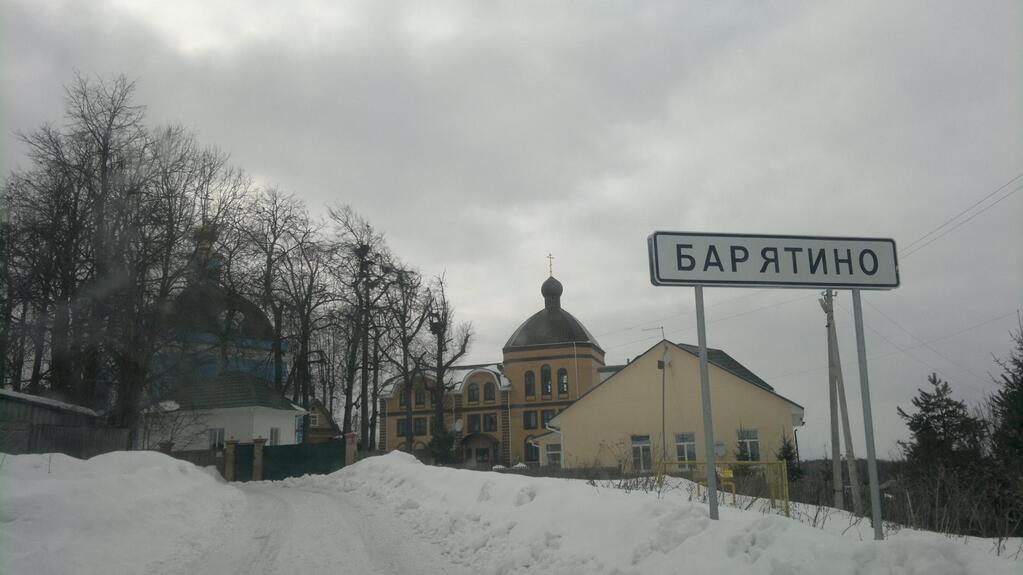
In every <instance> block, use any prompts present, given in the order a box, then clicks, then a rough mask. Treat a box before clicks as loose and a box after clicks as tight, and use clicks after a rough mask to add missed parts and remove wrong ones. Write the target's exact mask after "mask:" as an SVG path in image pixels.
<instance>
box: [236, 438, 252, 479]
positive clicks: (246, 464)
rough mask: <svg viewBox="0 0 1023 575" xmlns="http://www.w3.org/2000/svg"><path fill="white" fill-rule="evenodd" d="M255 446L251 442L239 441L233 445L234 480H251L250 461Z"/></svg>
mask: <svg viewBox="0 0 1023 575" xmlns="http://www.w3.org/2000/svg"><path fill="white" fill-rule="evenodd" d="M254 458H255V447H254V446H253V445H252V444H251V443H239V444H238V445H236V446H235V447H234V480H235V481H252V461H253V459H254Z"/></svg>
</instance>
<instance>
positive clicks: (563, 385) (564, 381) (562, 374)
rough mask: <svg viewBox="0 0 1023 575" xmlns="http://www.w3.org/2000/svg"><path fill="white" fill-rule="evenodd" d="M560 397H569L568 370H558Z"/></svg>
mask: <svg viewBox="0 0 1023 575" xmlns="http://www.w3.org/2000/svg"><path fill="white" fill-rule="evenodd" d="M558 395H568V370H567V369H565V368H563V367H562V368H560V369H558Z"/></svg>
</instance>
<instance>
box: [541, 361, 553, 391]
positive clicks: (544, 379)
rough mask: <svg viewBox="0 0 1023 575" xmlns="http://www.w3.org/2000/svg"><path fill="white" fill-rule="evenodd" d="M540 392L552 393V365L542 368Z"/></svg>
mask: <svg viewBox="0 0 1023 575" xmlns="http://www.w3.org/2000/svg"><path fill="white" fill-rule="evenodd" d="M540 394H541V395H550V394H551V366H549V365H544V366H543V367H541V368H540Z"/></svg>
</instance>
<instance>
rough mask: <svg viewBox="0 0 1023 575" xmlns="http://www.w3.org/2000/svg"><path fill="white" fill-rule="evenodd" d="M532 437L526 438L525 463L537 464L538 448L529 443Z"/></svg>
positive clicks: (538, 458)
mask: <svg viewBox="0 0 1023 575" xmlns="http://www.w3.org/2000/svg"><path fill="white" fill-rule="evenodd" d="M532 440H533V437H532V436H530V437H527V438H526V463H537V462H539V461H540V448H539V447H537V446H535V445H533V444H532V443H530V442H531V441H532Z"/></svg>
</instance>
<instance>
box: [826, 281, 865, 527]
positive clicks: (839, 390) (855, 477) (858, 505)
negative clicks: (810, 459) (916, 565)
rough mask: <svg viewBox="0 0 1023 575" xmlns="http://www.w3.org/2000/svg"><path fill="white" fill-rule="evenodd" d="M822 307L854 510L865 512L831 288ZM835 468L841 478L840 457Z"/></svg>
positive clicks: (834, 464) (835, 429)
mask: <svg viewBox="0 0 1023 575" xmlns="http://www.w3.org/2000/svg"><path fill="white" fill-rule="evenodd" d="M820 303H821V308H822V309H824V313H825V314H827V316H828V325H827V327H828V367H829V373H828V376H829V380H830V382H831V390H832V392H833V393H834V395H836V396H837V397H838V407H839V411H840V414H841V418H842V434H843V435H844V436H845V459H846V467H847V468H848V470H849V483H850V491H851V492H852V499H853V511H854V512H855V513H856V514H857V515H861V514H862V513H863V502H862V501H861V499H860V488H859V486H860V483H859V473H858V472H857V470H856V454H855V452H854V451H853V443H852V432H851V430H850V427H849V406H848V405H847V404H846V398H845V381H844V378H843V377H842V357H841V355H840V353H839V347H838V332H837V331H836V329H835V313H834V311H835V307H834V300H833V294H832V291H831V290H827V291H826V292H825V293H824V299H822V300H820ZM834 407H835V406H834V403H832V415H831V425H832V440H833V442H834V445H835V446H836V447H833V448H832V452H833V453H836V449H837V440H836V439H835V435H834V434H835V433H837V426H836V424H835V412H834ZM832 465H833V468H838V470H839V478H841V467H840V466H841V464H840V462H839V461H838V458H837V457H836V458H834V460H833V462H832Z"/></svg>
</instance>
